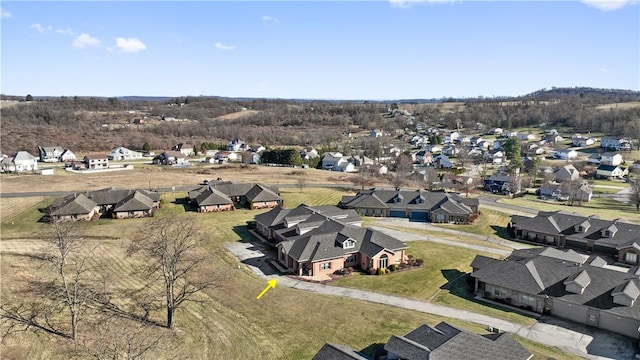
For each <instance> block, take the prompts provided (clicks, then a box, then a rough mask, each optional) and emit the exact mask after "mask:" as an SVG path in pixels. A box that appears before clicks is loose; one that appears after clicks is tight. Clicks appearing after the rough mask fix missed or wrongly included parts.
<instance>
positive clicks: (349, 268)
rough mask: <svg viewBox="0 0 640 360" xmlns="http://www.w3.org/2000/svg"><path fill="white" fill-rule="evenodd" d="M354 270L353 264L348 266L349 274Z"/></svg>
mask: <svg viewBox="0 0 640 360" xmlns="http://www.w3.org/2000/svg"><path fill="white" fill-rule="evenodd" d="M352 272H353V268H352V267H351V266H349V267H348V268H347V274H351V273H352Z"/></svg>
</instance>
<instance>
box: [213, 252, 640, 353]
mask: <svg viewBox="0 0 640 360" xmlns="http://www.w3.org/2000/svg"><path fill="white" fill-rule="evenodd" d="M225 248H227V250H229V251H230V252H231V253H232V254H234V255H235V256H236V257H237V258H238V259H239V260H240V261H241V262H242V263H243V264H245V265H246V266H247V268H248V269H249V270H251V272H253V273H254V274H255V275H256V276H258V277H260V278H263V279H265V280H270V279H278V285H279V286H286V287H289V288H292V289H298V290H303V291H309V292H314V293H319V294H324V295H329V296H339V297H343V298H352V299H357V300H364V301H370V302H375V303H379V304H385V305H390V306H396V307H400V308H404V309H409V310H415V311H420V312H424V313H428V314H434V315H439V316H444V317H449V318H453V319H459V320H463V321H470V322H473V323H477V324H481V325H483V326H492V327H497V328H500V329H501V330H504V331H508V332H511V333H514V334H517V335H519V336H522V337H524V338H527V339H530V340H533V341H535V342H539V343H541V344H545V345H549V346H554V347H557V348H559V349H562V350H564V351H567V352H570V353H573V354H576V355H579V356H581V357H584V358H587V359H633V358H634V356H635V349H634V346H633V343H632V340H631V339H630V338H627V337H624V336H622V335H617V334H613V333H610V332H607V331H602V330H598V329H595V328H588V327H586V326H582V325H579V324H575V323H571V322H565V321H561V320H558V319H552V318H544V317H543V318H541V320H540V321H539V322H536V323H535V324H534V325H531V326H523V325H519V324H514V323H511V322H508V321H505V320H501V319H497V318H493V317H490V316H487V315H483V314H478V313H474V312H469V311H465V310H459V309H455V308H450V307H446V306H442V305H438V304H433V303H427V302H423V301H418V300H412V299H407V298H403V297H399V296H393V295H386V294H380V293H376V292H372V291H363V290H357V289H349V288H343V287H337V286H330V285H323V284H317V283H310V282H304V281H299V280H295V279H292V278H290V277H286V276H281V275H279V274H277V273H276V271H275V270H274V269H273V268H272V267H271V266H270V265H269V264H268V262H269V261H270V260H272V259H271V258H270V257H269V256H268V255H265V254H269V251H270V249H267V248H266V247H265V245H262V244H251V243H241V242H236V243H229V244H226V245H225ZM494 250H495V249H494Z"/></svg>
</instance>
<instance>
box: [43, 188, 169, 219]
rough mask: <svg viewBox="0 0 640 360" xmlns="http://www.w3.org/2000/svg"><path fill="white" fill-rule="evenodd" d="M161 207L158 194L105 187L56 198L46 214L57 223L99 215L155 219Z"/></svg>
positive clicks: (46, 210) (45, 210) (115, 217)
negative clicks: (155, 214) (153, 217)
mask: <svg viewBox="0 0 640 360" xmlns="http://www.w3.org/2000/svg"><path fill="white" fill-rule="evenodd" d="M158 208H160V194H159V193H157V192H154V191H148V190H123V189H115V188H106V189H101V190H95V191H88V192H86V193H81V194H73V195H69V196H66V197H64V198H60V199H56V200H55V201H54V202H53V204H51V205H50V206H48V207H47V208H45V209H44V212H45V214H46V215H47V216H48V217H49V219H50V220H54V221H89V220H92V219H94V218H96V217H100V216H105V217H112V218H114V219H125V218H139V217H147V216H153V213H154V212H155V210H156V209H158Z"/></svg>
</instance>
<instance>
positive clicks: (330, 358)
mask: <svg viewBox="0 0 640 360" xmlns="http://www.w3.org/2000/svg"><path fill="white" fill-rule="evenodd" d="M313 360H368V359H367V358H366V357H364V356H362V355H360V354H358V353H357V352H356V351H355V350H353V349H352V348H350V347H348V346H344V345H339V344H329V343H327V344H324V345H323V346H322V348H320V350H319V351H318V353H316V354H315V356H314V357H313Z"/></svg>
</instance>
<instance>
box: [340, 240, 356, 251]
mask: <svg viewBox="0 0 640 360" xmlns="http://www.w3.org/2000/svg"><path fill="white" fill-rule="evenodd" d="M355 247H356V241H355V240H353V239H347V240H345V241H344V242H343V243H342V248H343V249H353V248H355Z"/></svg>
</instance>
